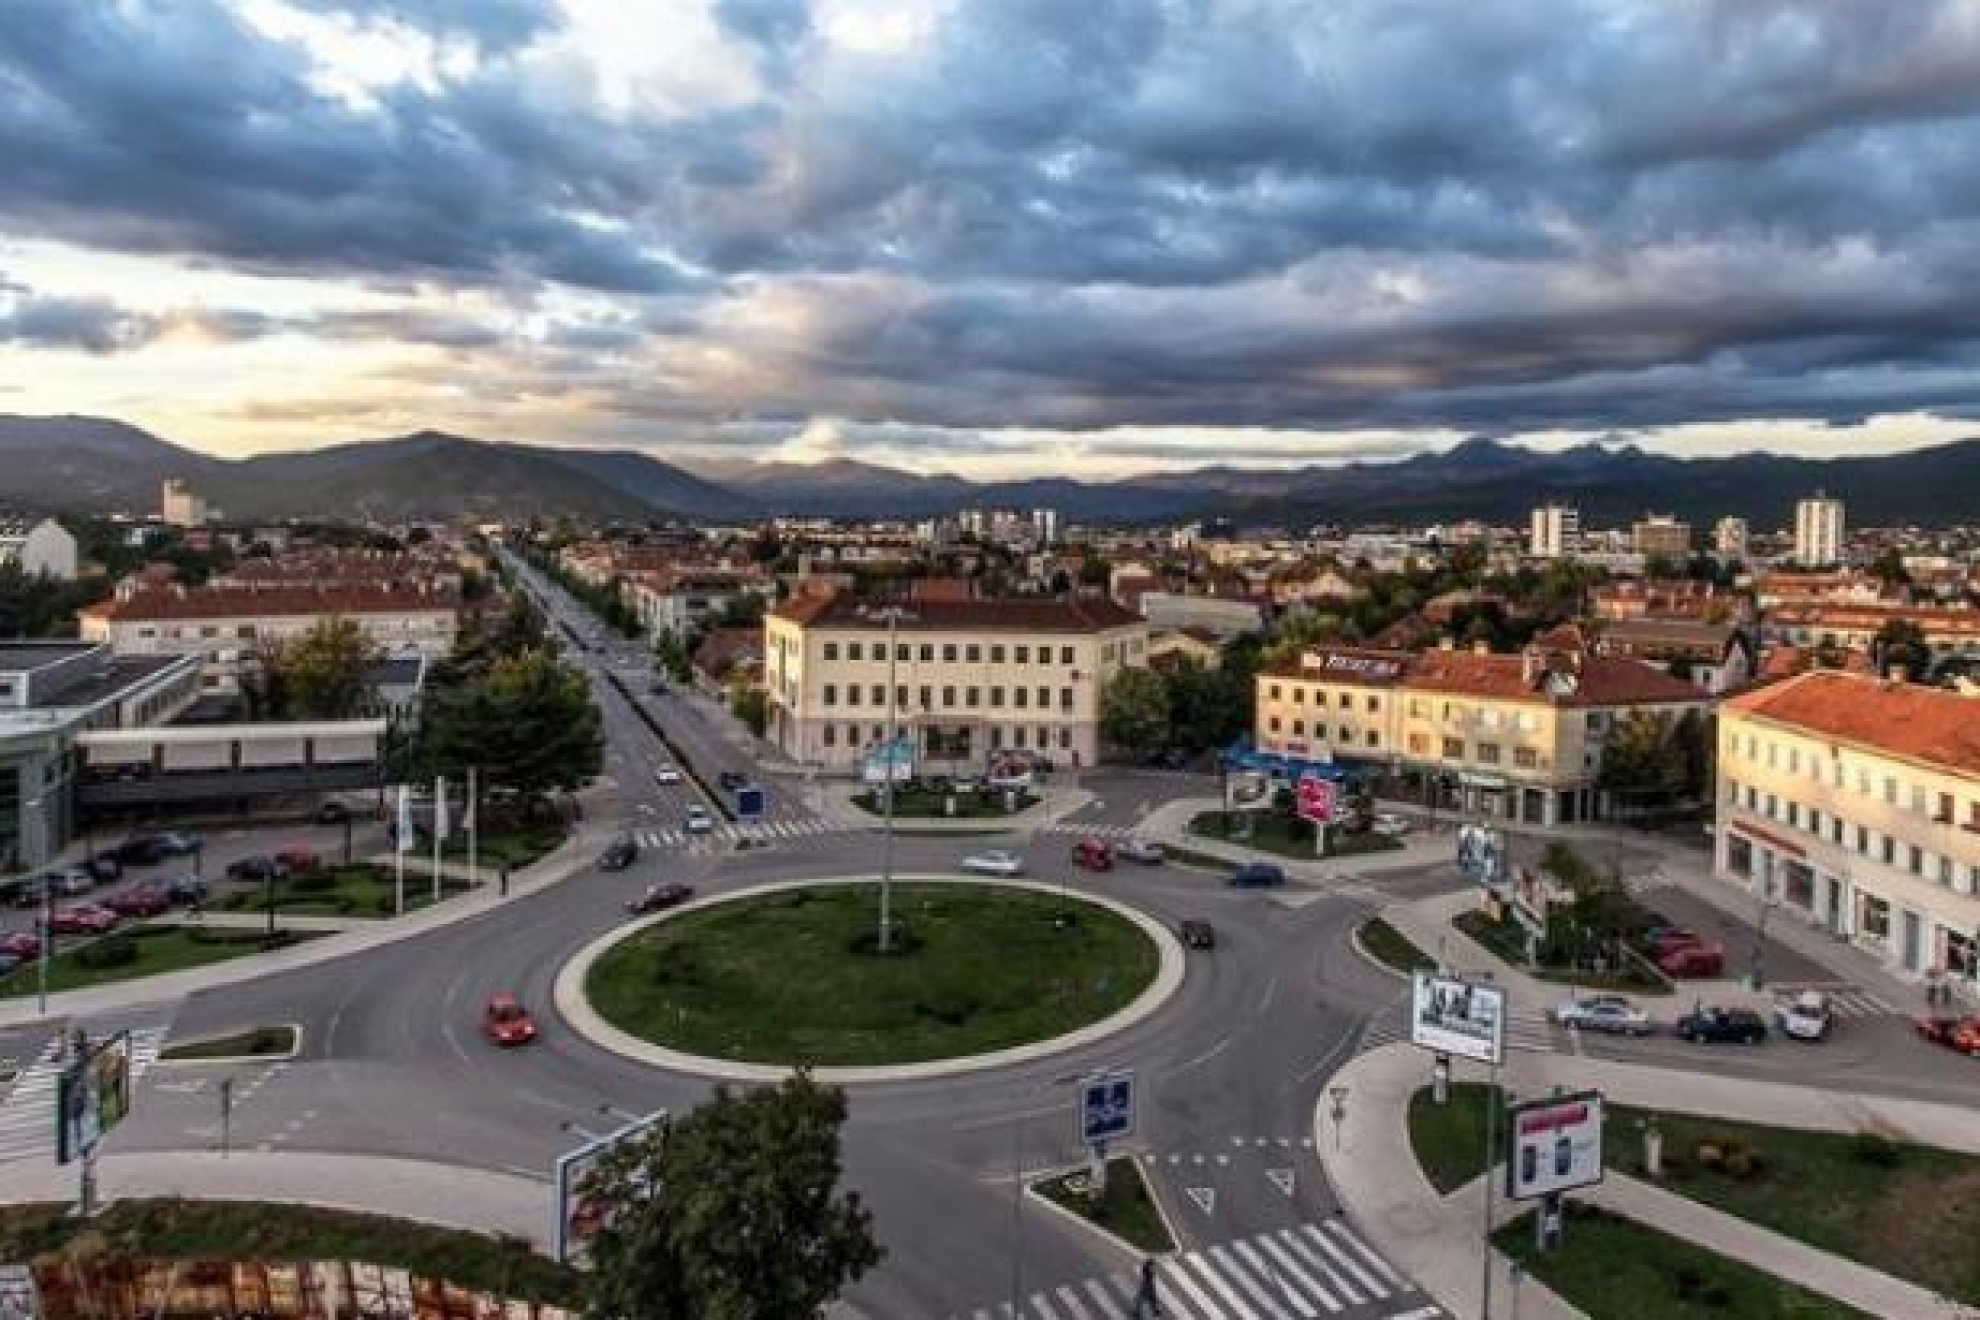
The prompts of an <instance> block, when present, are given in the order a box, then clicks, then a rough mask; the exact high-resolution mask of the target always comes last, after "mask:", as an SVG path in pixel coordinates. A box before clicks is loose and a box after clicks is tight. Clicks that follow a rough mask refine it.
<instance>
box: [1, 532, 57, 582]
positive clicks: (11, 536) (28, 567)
mask: <svg viewBox="0 0 1980 1320" xmlns="http://www.w3.org/2000/svg"><path fill="white" fill-rule="evenodd" d="M0 564H19V565H20V566H21V571H22V572H23V573H25V574H27V575H28V576H29V577H52V578H60V579H61V580H62V581H64V582H73V581H74V580H75V576H76V538H75V537H73V536H71V535H70V534H69V529H68V528H66V527H64V526H62V524H61V523H58V522H56V521H55V520H54V519H53V518H43V519H42V520H41V521H40V522H37V523H29V522H18V523H0Z"/></svg>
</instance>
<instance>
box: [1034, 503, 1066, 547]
mask: <svg viewBox="0 0 1980 1320" xmlns="http://www.w3.org/2000/svg"><path fill="white" fill-rule="evenodd" d="M1031 539H1032V542H1033V544H1035V545H1041V546H1044V545H1057V544H1058V543H1059V511H1058V510H1057V509H1033V510H1032V511H1031Z"/></svg>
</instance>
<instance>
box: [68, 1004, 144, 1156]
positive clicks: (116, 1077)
mask: <svg viewBox="0 0 1980 1320" xmlns="http://www.w3.org/2000/svg"><path fill="white" fill-rule="evenodd" d="M130 1112H131V1033H130V1032H128V1031H120V1032H118V1033H117V1034H116V1035H114V1036H106V1037H104V1038H103V1039H102V1040H100V1041H98V1042H97V1043H96V1044H95V1045H94V1046H92V1047H91V1048H90V1049H89V1050H87V1051H86V1052H85V1053H84V1054H83V1055H82V1056H81V1057H80V1058H78V1059H77V1060H76V1061H75V1062H74V1063H72V1064H70V1065H69V1067H68V1068H67V1069H65V1070H64V1071H63V1073H62V1075H61V1077H60V1078H59V1079H57V1081H56V1084H55V1124H56V1125H55V1162H56V1163H57V1164H67V1163H69V1162H71V1161H72V1160H79V1159H82V1158H84V1157H85V1156H88V1155H92V1154H94V1153H95V1151H96V1146H97V1143H98V1142H100V1141H102V1140H103V1138H104V1137H105V1136H107V1135H108V1134H109V1132H110V1131H111V1129H113V1128H115V1127H116V1126H117V1125H118V1124H119V1123H121V1122H123V1121H124V1118H125V1116H126V1115H128V1114H129V1113H130Z"/></svg>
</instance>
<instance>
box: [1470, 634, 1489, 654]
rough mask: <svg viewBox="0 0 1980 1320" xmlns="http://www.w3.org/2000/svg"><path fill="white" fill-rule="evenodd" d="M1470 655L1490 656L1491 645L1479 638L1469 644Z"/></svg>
mask: <svg viewBox="0 0 1980 1320" xmlns="http://www.w3.org/2000/svg"><path fill="white" fill-rule="evenodd" d="M1471 653H1472V654H1473V655H1490V654H1492V644H1491V643H1490V642H1487V641H1485V640H1483V639H1482V638H1481V639H1480V640H1478V641H1475V642H1473V643H1472V644H1471Z"/></svg>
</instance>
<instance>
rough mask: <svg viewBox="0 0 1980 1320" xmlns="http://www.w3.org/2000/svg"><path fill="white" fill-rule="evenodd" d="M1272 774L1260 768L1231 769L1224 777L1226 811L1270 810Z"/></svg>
mask: <svg viewBox="0 0 1980 1320" xmlns="http://www.w3.org/2000/svg"><path fill="white" fill-rule="evenodd" d="M1273 787H1274V785H1273V783H1272V776H1270V775H1268V774H1266V773H1265V772H1264V771H1262V770H1233V771H1231V773H1230V774H1228V775H1226V776H1225V777H1224V809H1225V810H1226V811H1270V810H1271V809H1272V789H1273Z"/></svg>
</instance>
